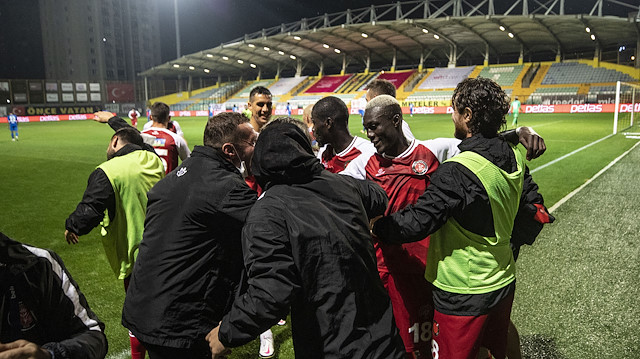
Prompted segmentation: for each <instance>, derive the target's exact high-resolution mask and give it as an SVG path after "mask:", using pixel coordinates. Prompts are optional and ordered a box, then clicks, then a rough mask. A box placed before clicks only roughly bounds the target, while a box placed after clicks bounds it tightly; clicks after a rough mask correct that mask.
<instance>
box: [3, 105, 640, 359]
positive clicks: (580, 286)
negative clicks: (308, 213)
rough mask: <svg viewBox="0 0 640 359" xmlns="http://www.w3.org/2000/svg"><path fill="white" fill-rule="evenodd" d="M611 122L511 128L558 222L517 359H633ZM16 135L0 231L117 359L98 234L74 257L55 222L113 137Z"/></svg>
mask: <svg viewBox="0 0 640 359" xmlns="http://www.w3.org/2000/svg"><path fill="white" fill-rule="evenodd" d="M612 117H613V114H553V115H530V114H522V115H521V116H520V118H519V121H520V123H519V125H522V126H531V127H533V128H534V129H535V130H536V131H537V132H538V133H539V134H540V135H541V136H542V137H544V139H545V142H546V145H547V152H546V153H545V154H544V155H543V156H542V157H541V158H539V159H536V160H533V161H531V162H528V165H529V168H530V170H531V173H532V175H533V178H534V180H535V181H536V182H537V183H538V185H539V187H540V193H542V195H543V196H544V197H545V204H546V205H547V207H549V208H553V214H554V215H555V216H556V222H555V223H554V224H551V225H547V226H546V227H545V229H544V230H543V231H542V233H541V234H540V236H539V237H538V239H537V241H536V242H535V243H534V244H533V246H530V247H529V246H527V247H524V248H523V249H522V251H521V254H520V257H519V259H518V262H517V271H518V272H517V277H518V280H517V285H516V287H517V290H516V297H515V302H514V306H513V313H512V320H513V322H514V323H515V324H516V326H517V328H518V330H519V332H520V338H521V342H522V347H523V354H524V357H525V358H558V359H560V358H562V359H565V358H566V359H573V358H575V359H578V358H605V357H606V358H638V357H640V339H638V334H637V333H638V331H639V330H640V305H639V302H638V298H640V286H638V285H637V280H638V278H640V243H639V242H638V238H640V235H639V234H640V214H639V211H638V209H640V205H639V203H640V192H639V191H638V189H639V188H640V186H639V182H640V180H639V178H640V148H638V147H640V145H636V144H637V143H638V140H637V139H628V138H626V137H625V136H624V135H623V134H617V135H613V136H610V134H611V132H612V126H613V125H612ZM405 119H406V120H407V122H409V124H410V126H411V129H412V131H413V133H414V135H415V136H416V137H417V138H418V139H430V138H436V137H451V136H452V135H453V124H452V122H451V117H450V116H448V115H414V116H413V117H409V116H408V115H406V116H405ZM177 120H178V121H179V122H180V125H181V127H182V129H183V131H184V133H185V137H186V139H187V142H188V143H189V147H190V148H193V146H194V145H201V144H202V134H203V130H204V126H205V123H206V119H205V118H178V119H177ZM508 120H509V122H510V118H509V119H508ZM143 123H144V121H140V123H139V124H138V125H139V128H142V125H143ZM360 124H361V122H360V117H359V116H352V117H351V120H350V129H351V132H352V133H353V134H356V135H359V136H364V135H363V134H362V133H361V132H360V130H361V125H360ZM631 131H633V132H640V130H639V129H638V128H637V127H636V128H635V129H632V130H631ZM19 133H20V140H19V141H17V142H12V141H11V136H10V133H9V130H8V128H7V127H5V128H2V129H1V130H0V168H1V169H0V183H1V185H2V196H1V197H0V208H1V211H2V215H1V216H0V231H1V232H3V233H5V234H6V235H8V236H9V237H11V238H14V239H16V240H19V241H22V242H25V243H28V244H32V245H35V246H39V247H44V248H49V249H52V250H54V251H56V252H57V253H58V254H59V255H60V256H61V257H62V258H63V260H64V261H65V264H66V266H67V268H68V269H69V271H70V272H71V274H72V275H73V277H74V279H75V280H76V281H77V282H78V284H79V285H80V288H81V290H82V291H83V292H84V294H85V295H86V297H87V300H88V301H89V304H90V305H91V308H92V309H93V311H94V312H96V314H97V315H98V316H99V317H100V318H101V319H102V320H103V321H104V322H105V324H106V334H107V337H108V340H109V355H108V357H109V358H125V357H127V355H128V348H129V340H128V336H127V331H126V330H125V329H124V328H123V327H122V326H121V325H120V317H121V308H122V303H123V300H124V289H123V286H122V282H121V281H118V280H117V279H116V278H115V276H114V274H113V273H112V272H111V270H110V269H109V265H108V263H107V261H106V258H105V255H104V251H103V249H102V244H101V243H100V234H99V230H97V229H95V230H93V231H92V232H91V233H90V234H88V235H86V236H83V237H80V243H79V244H77V245H68V244H67V243H66V241H65V240H64V237H63V233H64V222H65V219H66V218H67V216H68V215H69V214H70V213H71V212H72V211H73V210H74V209H75V206H76V205H77V203H78V202H79V201H80V200H81V198H82V194H83V192H84V189H85V187H86V184H87V179H88V176H89V174H90V173H91V172H92V171H93V170H94V169H95V167H96V166H97V165H99V164H100V163H101V162H103V161H104V160H106V148H107V143H108V141H109V139H110V137H111V135H112V134H113V131H112V130H111V129H110V128H109V127H108V126H107V125H105V124H100V123H96V122H93V121H62V122H42V123H21V124H20V127H19ZM614 161H615V162H614ZM612 162H614V163H612ZM610 164H611V165H610ZM609 165H610V166H609ZM605 168H606V170H604V171H601V170H603V169H605ZM594 176H595V177H596V178H594ZM592 178H593V180H592V181H590V179H592ZM585 184H586V185H585ZM583 185H584V186H583ZM578 188H580V189H579V190H578V191H576V189H578ZM572 192H573V193H572ZM570 193H572V195H571V196H570V197H568V196H567V195H568V194H570ZM273 331H274V339H275V345H276V353H277V354H278V357H280V358H293V357H294V354H293V346H292V340H291V329H290V325H289V324H287V325H286V326H283V327H274V329H273ZM258 346H259V344H258V343H257V341H254V342H252V343H250V344H248V345H246V346H244V347H242V348H237V349H234V353H233V354H232V355H231V356H230V357H231V358H256V357H258Z"/></svg>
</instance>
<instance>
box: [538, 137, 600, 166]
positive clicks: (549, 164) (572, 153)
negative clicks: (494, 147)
mask: <svg viewBox="0 0 640 359" xmlns="http://www.w3.org/2000/svg"><path fill="white" fill-rule="evenodd" d="M611 136H613V134H610V135H607V136H604V137H602V138H601V139H599V140H595V141H593V142H591V143H590V144H588V145H584V146H582V147H580V148H578V149H577V150H574V151H571V152H569V153H567V154H566V155H564V156H561V157H558V158H556V159H555V160H553V161H551V162H549V163H545V164H543V165H542V166H540V167H538V168H536V169H533V170H531V173H532V174H533V173H535V172H537V171H539V170H541V169H543V168H545V167H548V166H551V165H552V164H554V163H556V162H559V161H561V160H564V159H565V158H567V157H569V156H572V155H574V154H576V153H578V152H580V151H582V150H584V149H586V148H589V147H591V146H593V145H595V144H596V143H598V142H600V141H604V140H606V139H607V138H609V137H611Z"/></svg>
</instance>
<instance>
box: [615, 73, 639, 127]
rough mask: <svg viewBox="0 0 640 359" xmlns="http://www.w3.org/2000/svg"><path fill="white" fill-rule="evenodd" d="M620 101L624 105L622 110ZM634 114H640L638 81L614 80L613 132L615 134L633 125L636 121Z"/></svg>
mask: <svg viewBox="0 0 640 359" xmlns="http://www.w3.org/2000/svg"><path fill="white" fill-rule="evenodd" d="M623 86H624V87H625V89H624V90H623V88H622V87H623ZM627 88H629V89H630V91H629V90H627ZM621 103H622V105H623V106H624V107H625V108H624V109H622V111H621ZM629 106H630V107H629ZM636 114H637V115H636ZM636 116H640V83H631V82H620V81H618V82H616V103H615V113H614V115H613V134H614V135H615V134H616V133H618V132H621V131H624V130H626V129H628V128H631V127H633V125H634V124H635V123H636V122H637V121H638V120H637V118H635V117H636Z"/></svg>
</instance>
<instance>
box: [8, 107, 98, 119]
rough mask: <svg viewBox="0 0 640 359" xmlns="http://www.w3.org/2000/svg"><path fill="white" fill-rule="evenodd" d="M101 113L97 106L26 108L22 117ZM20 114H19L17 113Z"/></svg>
mask: <svg viewBox="0 0 640 359" xmlns="http://www.w3.org/2000/svg"><path fill="white" fill-rule="evenodd" d="M97 111H100V107H99V106H96V105H87V106H24V108H23V112H21V113H20V114H21V115H24V116H46V115H77V114H86V113H90V114H92V113H94V112H97ZM15 113H16V114H18V112H15Z"/></svg>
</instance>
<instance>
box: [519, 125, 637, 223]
mask: <svg viewBox="0 0 640 359" xmlns="http://www.w3.org/2000/svg"><path fill="white" fill-rule="evenodd" d="M609 136H611V135H609ZM609 136H607V137H609ZM601 140H602V139H600V140H598V141H596V142H599V141H601ZM594 143H595V142H592V143H591V144H588V145H587V146H585V147H588V146H591V145H592V144H594ZM638 145H640V141H639V142H636V144H635V145H633V147H631V148H630V149H628V150H627V151H626V152H625V153H623V154H621V155H620V156H618V157H617V158H616V159H615V160H613V161H611V162H610V163H609V164H608V165H606V166H605V167H604V168H603V169H601V170H600V171H599V172H598V173H596V174H595V175H593V177H591V178H589V180H588V181H587V182H585V183H584V184H583V185H582V186H580V187H578V188H576V189H574V190H573V191H572V192H571V193H569V194H568V195H566V196H564V197H563V198H562V199H561V200H559V201H558V202H556V204H554V205H553V206H551V208H549V213H553V211H555V210H556V209H557V208H558V207H560V206H561V205H562V204H563V203H565V202H566V201H568V200H569V199H570V198H571V197H573V196H574V195H576V194H577V193H578V192H580V191H581V190H582V189H583V188H584V187H586V186H587V185H588V184H589V183H591V182H593V180H595V179H596V178H598V177H599V176H600V175H601V174H603V173H605V172H606V171H607V170H608V169H609V168H611V166H613V165H615V164H616V163H617V162H618V161H620V160H621V159H622V158H624V156H626V155H627V154H628V153H629V152H631V151H632V150H633V149H634V148H636V147H638ZM583 148H584V147H583ZM579 150H580V149H578V150H576V151H579ZM576 151H573V152H576ZM573 152H572V153H573ZM563 157H566V156H563ZM561 158H562V157H561ZM561 158H559V159H561ZM559 159H558V160H559ZM556 161H557V160H556ZM548 164H549V163H547V165H548ZM540 168H541V167H538V168H536V169H540ZM534 171H535V170H534ZM534 171H531V172H534Z"/></svg>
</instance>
